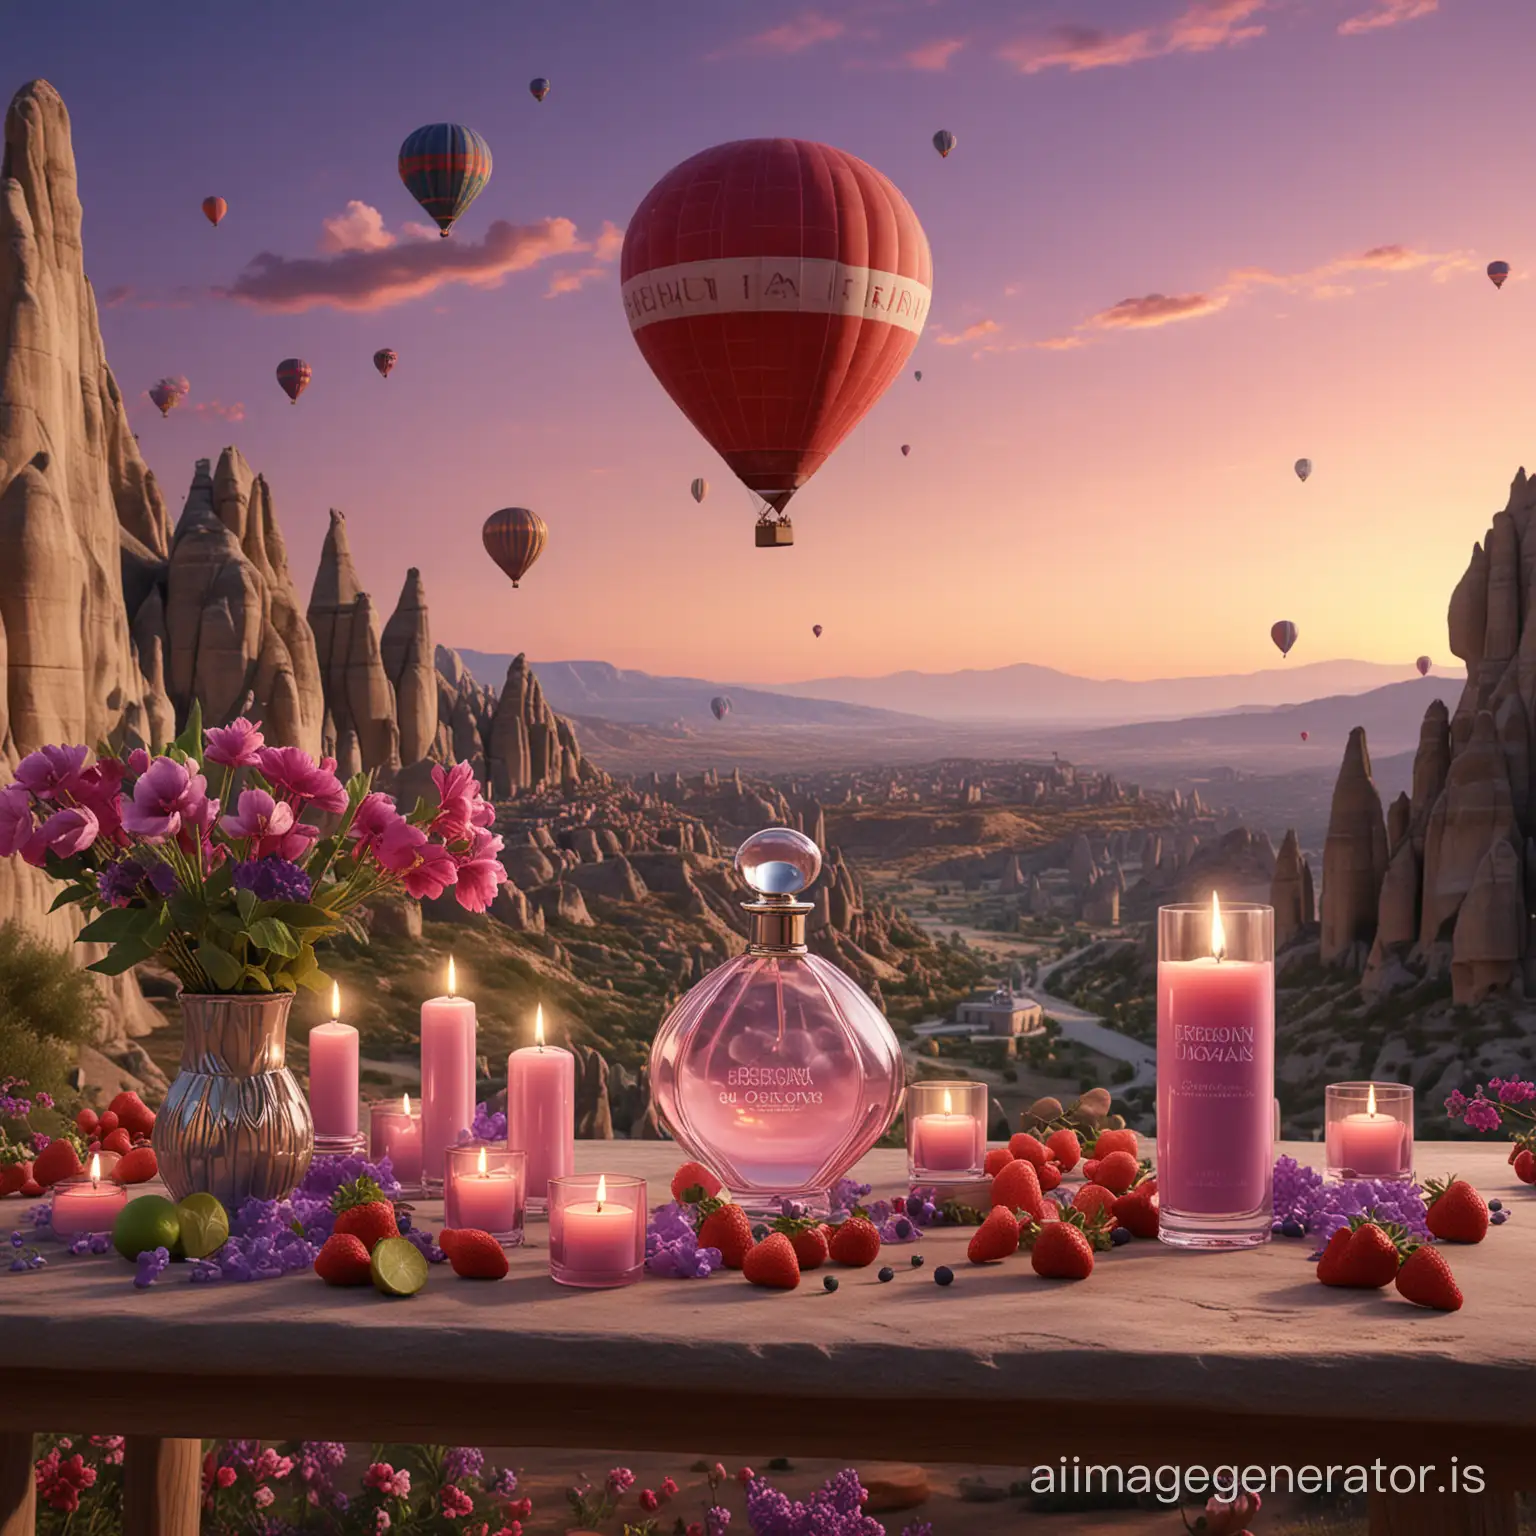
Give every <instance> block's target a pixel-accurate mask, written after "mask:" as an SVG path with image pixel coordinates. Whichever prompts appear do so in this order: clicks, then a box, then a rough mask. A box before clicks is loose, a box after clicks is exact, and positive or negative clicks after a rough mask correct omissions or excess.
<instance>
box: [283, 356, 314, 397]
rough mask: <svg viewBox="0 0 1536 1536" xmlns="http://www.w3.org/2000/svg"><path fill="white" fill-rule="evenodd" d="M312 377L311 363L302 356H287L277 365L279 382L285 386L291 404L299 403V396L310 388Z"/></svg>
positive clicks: (284, 391) (284, 389)
mask: <svg viewBox="0 0 1536 1536" xmlns="http://www.w3.org/2000/svg"><path fill="white" fill-rule="evenodd" d="M311 377H312V374H311V372H310V367H309V364H308V363H306V362H305V361H304V359H303V358H302V357H285V358H284V359H283V360H282V362H280V363H279V364H278V365H277V382H278V383H279V384H281V385H282V386H283V393H284V394H285V395H287V396H288V400H289V403H290V404H293V405H297V404H298V403H299V396H300V395H302V394H303V393H304V391H305V390H306V389H308V388H309V381H310V379H311Z"/></svg>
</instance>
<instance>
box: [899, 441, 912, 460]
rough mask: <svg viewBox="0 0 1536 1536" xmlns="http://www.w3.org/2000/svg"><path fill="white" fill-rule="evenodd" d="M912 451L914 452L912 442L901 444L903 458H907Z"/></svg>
mask: <svg viewBox="0 0 1536 1536" xmlns="http://www.w3.org/2000/svg"><path fill="white" fill-rule="evenodd" d="M911 452H912V444H911V443H903V444H902V445H901V456H902V458H906V457H907V455H908V454H909V453H911Z"/></svg>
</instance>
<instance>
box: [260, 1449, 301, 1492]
mask: <svg viewBox="0 0 1536 1536" xmlns="http://www.w3.org/2000/svg"><path fill="white" fill-rule="evenodd" d="M292 1471H293V1458H292V1457H291V1456H279V1455H278V1454H277V1452H276V1451H275V1450H273V1449H272V1447H271V1446H270V1445H269V1446H268V1447H267V1448H266V1449H265V1450H264V1451H263V1452H262V1453H261V1455H260V1456H258V1457H257V1458H256V1460H255V1461H253V1462H252V1463H251V1476H252V1477H254V1478H255V1479H256V1481H257V1482H258V1483H263V1482H265V1481H266V1480H267V1479H268V1478H269V1477H270V1478H274V1479H276V1480H277V1481H278V1482H281V1481H282V1480H283V1479H284V1478H285V1477H287V1476H288V1474H289V1473H290V1472H292Z"/></svg>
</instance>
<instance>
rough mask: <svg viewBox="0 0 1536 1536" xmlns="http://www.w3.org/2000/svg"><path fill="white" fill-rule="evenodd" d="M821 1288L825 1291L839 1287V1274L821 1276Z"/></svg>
mask: <svg viewBox="0 0 1536 1536" xmlns="http://www.w3.org/2000/svg"><path fill="white" fill-rule="evenodd" d="M821 1288H822V1290H824V1291H835V1290H836V1289H837V1276H836V1275H823V1276H822V1277H821Z"/></svg>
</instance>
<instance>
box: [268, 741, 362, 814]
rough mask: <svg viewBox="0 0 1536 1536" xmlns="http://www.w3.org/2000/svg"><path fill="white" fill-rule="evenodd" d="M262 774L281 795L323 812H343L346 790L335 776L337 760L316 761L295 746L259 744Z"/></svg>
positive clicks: (345, 805)
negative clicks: (262, 745)
mask: <svg viewBox="0 0 1536 1536" xmlns="http://www.w3.org/2000/svg"><path fill="white" fill-rule="evenodd" d="M256 766H257V768H258V769H259V770H260V771H261V776H262V777H263V778H264V779H265V780H266V781H267V783H269V784H270V785H271V786H272V787H273V789H275V790H276V791H277V792H278V793H279V794H280V795H282V796H284V797H285V798H287V799H290V800H296V801H299V802H301V803H310V804H313V805H315V806H316V807H317V808H318V809H320V810H322V811H344V810H346V808H347V791H346V789H345V788H344V787H343V785H342V782H341V780H340V779H338V778H337V777H336V773H335V768H336V760H335V759H334V758H330V757H328V758H325V759H323V760H322V761H321V762H319V763H317V762H316V761H315V760H314V758H312V757H311V756H310V755H309V753H308V752H305V751H302V750H301V749H300V748H298V747H262V748H261V749H260V751H258V752H257V754H256Z"/></svg>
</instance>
